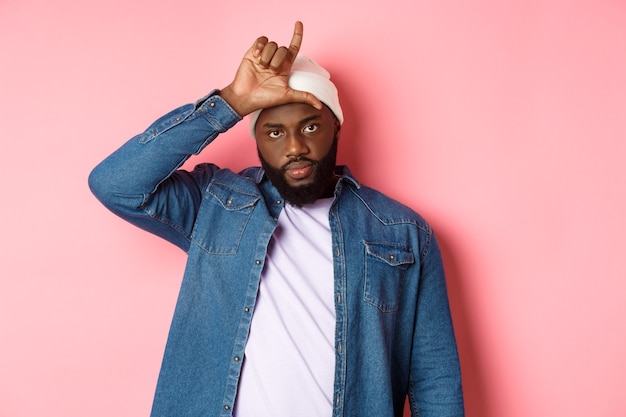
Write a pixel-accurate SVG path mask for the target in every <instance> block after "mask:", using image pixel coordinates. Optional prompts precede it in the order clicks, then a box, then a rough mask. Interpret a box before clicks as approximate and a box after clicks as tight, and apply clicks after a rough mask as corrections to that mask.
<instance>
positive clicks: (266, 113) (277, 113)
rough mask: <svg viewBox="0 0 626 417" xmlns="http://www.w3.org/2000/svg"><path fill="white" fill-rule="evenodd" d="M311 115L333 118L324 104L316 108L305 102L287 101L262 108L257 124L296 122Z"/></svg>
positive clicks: (319, 117)
mask: <svg viewBox="0 0 626 417" xmlns="http://www.w3.org/2000/svg"><path fill="white" fill-rule="evenodd" d="M312 117H315V118H316V119H321V120H322V121H324V120H332V119H333V115H332V112H331V111H330V109H328V107H326V106H323V107H322V109H321V110H318V109H316V108H315V107H313V106H311V105H310V104H306V103H288V104H283V105H280V106H276V107H270V108H268V109H264V110H263V111H262V112H261V114H260V115H259V118H258V120H257V126H262V125H263V124H265V123H272V124H275V123H280V124H297V123H300V122H301V121H303V120H307V119H310V118H312Z"/></svg>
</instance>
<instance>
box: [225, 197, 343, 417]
mask: <svg viewBox="0 0 626 417" xmlns="http://www.w3.org/2000/svg"><path fill="white" fill-rule="evenodd" d="M332 201H333V199H332V198H331V199H322V200H318V201H317V202H315V203H314V204H311V205H305V206H304V207H302V208H295V207H292V206H290V205H288V204H286V205H285V207H284V209H283V210H282V212H281V214H280V216H279V218H278V228H277V229H276V231H275V233H274V235H273V237H272V241H271V243H270V246H269V248H268V256H267V259H266V264H265V268H264V270H263V274H262V275H261V283H260V288H259V295H258V299H257V303H256V307H255V310H254V315H253V317H252V325H251V328H250V336H249V338H248V342H247V344H246V350H245V358H244V362H243V368H242V374H241V378H240V382H239V388H238V392H237V400H236V404H235V410H234V415H235V416H236V417H295V416H307V417H329V416H330V415H331V414H332V398H333V382H334V370H335V350H334V340H335V305H334V299H333V293H334V278H333V257H332V238H331V233H330V225H329V221H328V212H329V209H330V205H331V204H332Z"/></svg>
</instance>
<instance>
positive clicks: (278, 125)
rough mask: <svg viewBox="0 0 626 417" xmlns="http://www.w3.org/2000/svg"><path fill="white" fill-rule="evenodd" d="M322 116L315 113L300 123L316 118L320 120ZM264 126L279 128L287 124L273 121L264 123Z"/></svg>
mask: <svg viewBox="0 0 626 417" xmlns="http://www.w3.org/2000/svg"><path fill="white" fill-rule="evenodd" d="M321 118H322V116H321V115H319V114H313V115H311V116H308V117H305V118H304V119H302V120H300V122H299V124H301V125H303V124H306V123H309V122H312V121H314V120H318V119H321ZM263 127H264V128H271V129H278V128H281V127H285V125H283V124H282V123H271V122H267V123H263Z"/></svg>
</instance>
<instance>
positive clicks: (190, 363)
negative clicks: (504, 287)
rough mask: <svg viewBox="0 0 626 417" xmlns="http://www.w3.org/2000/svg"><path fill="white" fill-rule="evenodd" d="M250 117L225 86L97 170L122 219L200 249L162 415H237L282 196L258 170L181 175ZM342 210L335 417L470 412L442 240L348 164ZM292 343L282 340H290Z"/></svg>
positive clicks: (98, 182)
mask: <svg viewBox="0 0 626 417" xmlns="http://www.w3.org/2000/svg"><path fill="white" fill-rule="evenodd" d="M240 120H241V118H240V117H239V116H238V115H237V114H236V113H235V112H234V111H233V110H232V109H231V108H230V107H229V106H228V104H227V103H226V102H225V101H223V100H222V99H221V98H220V97H219V96H217V95H214V94H213V93H212V94H210V95H209V96H207V97H205V98H204V99H202V100H200V101H198V102H197V103H195V104H189V105H186V106H183V107H180V108H179V109H176V110H174V111H172V112H171V113H169V114H167V115H165V116H163V117H161V118H160V119H158V120H157V121H156V122H154V123H153V124H152V125H151V126H150V127H149V128H148V129H147V130H146V131H145V132H144V133H142V134H140V135H138V136H136V137H134V138H132V139H131V140H130V141H129V142H127V143H126V144H125V145H123V146H122V147H121V148H120V149H118V150H117V151H116V152H114V153H113V154H112V155H111V156H109V157H108V158H107V159H106V160H104V161H103V162H102V163H101V164H100V165H98V166H97V167H96V168H95V169H94V170H93V172H92V173H91V175H90V178H89V184H90V187H91V189H92V191H93V192H94V194H95V195H96V196H97V197H98V199H99V200H100V201H101V202H102V203H103V204H104V205H105V206H107V207H108V208H109V209H110V210H112V211H113V212H114V213H116V214H117V215H119V216H121V217H123V218H124V219H126V220H128V221H129V222H131V223H133V224H135V225H137V226H139V227H141V228H143V229H145V230H148V231H149V232H152V233H154V234H156V235H159V236H161V237H163V238H165V239H167V240H168V241H170V242H172V243H174V244H176V245H178V246H179V247H180V248H182V249H183V250H184V251H186V252H187V253H188V261H187V266H186V269H185V274H184V278H183V282H182V285H181V289H180V294H179V298H178V302H177V305H176V311H175V314H174V318H173V321H172V325H171V328H170V333H169V337H168V342H167V347H166V351H165V354H164V358H163V364H162V368H161V372H160V376H159V380H158V384H157V389H156V393H155V398H154V404H153V409H152V414H151V415H152V416H153V417H177V416H181V417H182V416H185V417H191V416H194V417H196V416H207V417H209V416H224V417H225V416H230V415H231V414H232V409H233V405H234V403H235V398H236V394H237V384H238V380H239V376H240V372H241V366H242V362H243V360H242V359H243V355H244V349H245V345H246V340H247V337H248V332H249V330H250V323H251V318H252V314H253V312H254V307H255V301H256V296H257V290H258V287H259V277H260V276H261V271H262V270H263V266H264V262H265V257H266V254H267V248H268V244H269V242H270V238H271V236H272V233H273V232H274V229H275V228H276V224H277V222H276V219H277V218H278V215H279V213H280V211H281V209H282V207H283V204H284V203H283V201H282V198H281V196H280V195H279V194H278V192H277V191H276V189H275V188H274V187H273V186H272V184H271V183H270V182H269V181H268V180H267V179H266V177H265V176H264V174H263V171H262V169H260V168H258V167H254V168H249V169H246V170H244V171H242V172H240V173H238V174H235V173H233V172H232V171H230V170H227V169H220V168H218V167H217V166H215V165H212V164H201V165H198V166H197V167H196V168H195V169H194V170H193V171H191V172H187V171H183V170H178V168H179V167H180V166H181V165H182V164H183V162H184V161H185V160H186V159H187V158H188V157H189V156H190V155H191V154H197V153H199V152H200V151H201V150H202V149H203V148H204V147H205V146H206V145H208V144H209V143H210V142H211V141H212V140H214V139H215V138H216V137H217V136H218V134H219V133H221V132H224V131H226V130H228V129H229V128H230V127H232V126H233V125H235V124H236V123H237V122H239V121H240ZM338 173H339V174H340V175H341V180H340V181H339V182H338V184H337V187H336V191H335V196H336V198H335V202H334V203H333V205H332V207H331V210H330V213H329V219H330V226H331V230H332V242H333V254H334V261H333V262H334V276H335V308H336V316H337V322H336V337H335V352H336V363H335V382H334V404H333V414H332V415H333V416H337V417H338V416H346V417H367V416H371V417H386V416H389V417H391V416H395V417H399V416H402V413H403V405H404V402H405V399H406V396H407V394H408V396H409V401H410V406H411V410H412V413H413V415H414V416H418V415H419V416H421V417H450V416H456V417H458V416H462V415H463V395H462V389H461V376H460V366H459V359H458V355H457V349H456V343H455V338H454V332H453V328H452V320H451V316H450V310H449V305H448V298H447V291H446V282H445V276H444V271H443V266H442V261H441V255H440V251H439V247H438V244H437V241H436V239H435V236H434V234H433V231H432V230H431V228H430V227H429V225H428V224H427V223H426V222H425V221H424V220H423V219H422V217H420V216H419V215H418V214H416V213H415V212H414V211H412V210H410V209H409V208H407V207H405V206H403V205H401V204H399V203H398V202H396V201H394V200H391V199H390V198H388V197H386V196H384V195H382V194H381V193H379V192H377V191H375V190H373V189H370V188H368V187H366V186H364V185H361V184H360V183H359V182H358V181H357V180H356V179H355V178H354V177H353V176H352V175H351V174H350V172H349V170H348V169H347V168H346V167H339V168H338ZM277 348H279V347H277Z"/></svg>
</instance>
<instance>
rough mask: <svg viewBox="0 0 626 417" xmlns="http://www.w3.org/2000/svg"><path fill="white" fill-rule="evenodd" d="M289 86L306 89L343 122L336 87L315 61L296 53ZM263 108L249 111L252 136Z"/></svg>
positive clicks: (340, 122) (326, 72) (301, 89)
mask: <svg viewBox="0 0 626 417" xmlns="http://www.w3.org/2000/svg"><path fill="white" fill-rule="evenodd" d="M288 82H289V87H291V88H293V89H294V90H300V91H306V92H307V93H311V94H313V95H314V96H315V97H317V99H318V100H319V101H321V102H322V103H324V104H325V105H326V106H328V108H329V109H330V110H331V111H332V112H333V113H334V115H335V117H337V120H339V124H343V112H342V111H341V105H340V104H339V95H338V94H337V87H335V84H333V82H332V81H331V80H330V74H329V73H328V71H326V70H325V69H324V68H322V67H321V66H320V65H319V64H318V63H317V62H315V61H313V60H312V59H311V58H307V57H306V56H303V55H298V56H297V57H296V60H295V61H294V63H293V65H292V67H291V74H289V81H288ZM262 111H263V109H260V110H257V111H254V112H252V113H250V115H249V117H250V133H251V134H252V137H253V138H256V135H255V134H254V128H255V126H256V121H257V119H258V118H259V115H260V114H261V112H262Z"/></svg>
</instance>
